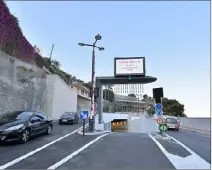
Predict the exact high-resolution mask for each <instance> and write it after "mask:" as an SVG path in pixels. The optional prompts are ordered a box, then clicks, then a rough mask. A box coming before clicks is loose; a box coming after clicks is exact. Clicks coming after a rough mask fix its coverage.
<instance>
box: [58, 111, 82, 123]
mask: <svg viewBox="0 0 212 170" xmlns="http://www.w3.org/2000/svg"><path fill="white" fill-rule="evenodd" d="M78 121H79V116H78V114H77V113H74V112H65V113H63V114H62V115H61V117H60V119H59V124H75V123H78Z"/></svg>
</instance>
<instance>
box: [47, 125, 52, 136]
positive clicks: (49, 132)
mask: <svg viewBox="0 0 212 170" xmlns="http://www.w3.org/2000/svg"><path fill="white" fill-rule="evenodd" d="M51 133H52V126H51V125H49V126H48V128H47V130H46V134H47V135H50V134H51Z"/></svg>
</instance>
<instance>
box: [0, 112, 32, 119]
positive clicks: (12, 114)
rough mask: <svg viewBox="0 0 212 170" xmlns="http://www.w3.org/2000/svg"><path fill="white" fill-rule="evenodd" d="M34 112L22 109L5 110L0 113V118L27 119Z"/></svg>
mask: <svg viewBox="0 0 212 170" xmlns="http://www.w3.org/2000/svg"><path fill="white" fill-rule="evenodd" d="M33 114H34V113H33V112H23V111H14V112H7V113H5V114H3V115H1V117H0V118H1V119H4V120H14V119H19V120H27V119H29V118H30V117H31V116H32V115H33Z"/></svg>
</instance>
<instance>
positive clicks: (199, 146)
mask: <svg viewBox="0 0 212 170" xmlns="http://www.w3.org/2000/svg"><path fill="white" fill-rule="evenodd" d="M168 134H169V135H170V136H172V137H174V138H175V139H177V140H179V141H180V142H182V143H183V144H185V145H186V146H187V147H188V148H190V149H191V150H193V151H194V152H195V153H197V154H198V155H199V156H201V157H202V158H203V159H204V160H206V161H207V162H208V163H210V162H211V138H210V137H208V136H204V135H200V134H197V133H193V132H187V131H179V132H176V131H169V132H168Z"/></svg>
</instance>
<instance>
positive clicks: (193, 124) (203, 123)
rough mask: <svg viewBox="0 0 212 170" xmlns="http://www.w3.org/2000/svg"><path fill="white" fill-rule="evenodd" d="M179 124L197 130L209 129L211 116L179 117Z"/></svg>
mask: <svg viewBox="0 0 212 170" xmlns="http://www.w3.org/2000/svg"><path fill="white" fill-rule="evenodd" d="M180 124H181V126H184V127H188V128H194V129H199V130H208V131H210V130H211V118H180Z"/></svg>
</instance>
